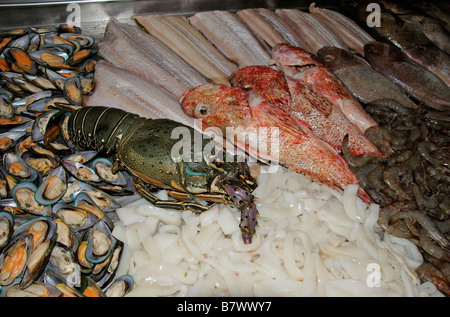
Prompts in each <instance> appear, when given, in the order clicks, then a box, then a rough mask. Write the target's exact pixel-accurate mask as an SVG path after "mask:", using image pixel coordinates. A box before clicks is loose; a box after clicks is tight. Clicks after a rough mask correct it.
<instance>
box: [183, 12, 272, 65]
mask: <svg viewBox="0 0 450 317" xmlns="http://www.w3.org/2000/svg"><path fill="white" fill-rule="evenodd" d="M189 21H190V22H191V24H192V25H193V26H194V27H195V28H197V29H198V30H199V31H200V32H202V33H203V35H205V37H206V38H207V39H208V40H209V41H210V42H211V43H213V44H214V45H215V46H216V47H217V48H218V49H219V50H220V51H221V52H222V53H223V54H224V55H225V56H226V57H227V58H228V59H230V60H232V61H234V62H236V63H237V64H238V66H239V67H244V66H249V65H267V64H268V63H269V61H270V59H271V52H270V49H269V47H268V46H267V44H266V43H264V42H263V41H261V40H260V39H259V38H258V37H257V36H256V35H255V34H254V33H253V32H252V31H251V30H250V29H249V28H248V27H247V26H246V25H245V24H244V22H242V21H241V20H240V19H239V18H238V16H237V15H236V14H234V13H231V12H228V11H222V10H215V11H205V12H199V13H196V14H195V15H193V16H191V17H190V18H189Z"/></svg>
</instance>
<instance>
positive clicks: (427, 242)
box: [419, 229, 450, 262]
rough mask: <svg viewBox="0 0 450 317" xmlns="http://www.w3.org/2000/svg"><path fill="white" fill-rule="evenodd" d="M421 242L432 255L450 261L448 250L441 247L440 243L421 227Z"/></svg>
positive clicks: (424, 248) (423, 247)
mask: <svg viewBox="0 0 450 317" xmlns="http://www.w3.org/2000/svg"><path fill="white" fill-rule="evenodd" d="M419 244H420V246H421V247H422V249H423V250H424V251H425V252H426V253H428V254H429V255H431V256H432V257H434V258H436V259H439V260H444V261H447V262H448V261H450V254H449V252H448V251H446V250H444V249H443V248H441V247H440V246H439V245H437V244H436V243H435V242H434V241H433V240H432V239H431V238H430V237H429V236H428V234H427V232H426V230H424V229H421V230H420V233H419Z"/></svg>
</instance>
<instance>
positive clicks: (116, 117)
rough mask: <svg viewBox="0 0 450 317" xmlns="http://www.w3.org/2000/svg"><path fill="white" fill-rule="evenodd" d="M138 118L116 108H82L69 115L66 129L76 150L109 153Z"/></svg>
mask: <svg viewBox="0 0 450 317" xmlns="http://www.w3.org/2000/svg"><path fill="white" fill-rule="evenodd" d="M138 118H140V117H139V116H138V115H136V114H132V113H129V112H126V111H124V110H121V109H116V108H108V107H82V108H80V109H78V110H76V111H74V112H73V113H72V114H71V115H70V117H69V120H68V127H67V129H68V133H69V137H70V138H71V140H73V142H74V144H75V145H76V146H77V147H78V148H80V149H83V150H95V151H97V152H101V151H104V150H106V152H107V153H111V152H113V151H114V150H115V147H116V146H117V144H118V142H119V141H120V140H121V139H123V135H125V134H127V133H129V132H130V128H131V127H133V126H134V127H135V126H136V120H137V119H138Z"/></svg>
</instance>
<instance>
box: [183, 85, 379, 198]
mask: <svg viewBox="0 0 450 317" xmlns="http://www.w3.org/2000/svg"><path fill="white" fill-rule="evenodd" d="M181 108H182V109H183V111H184V112H185V113H186V114H187V115H189V116H191V117H195V118H197V119H201V120H202V123H203V125H204V126H205V127H218V128H219V129H221V131H222V133H223V135H224V136H226V137H227V139H229V140H230V141H232V142H233V141H234V142H235V144H236V145H237V146H240V147H241V148H245V149H246V150H247V151H248V152H249V153H250V154H254V155H255V154H256V155H261V154H262V155H263V156H266V157H272V158H273V159H276V160H277V161H278V162H279V163H280V164H281V165H284V166H287V167H288V168H290V169H291V170H293V171H296V172H298V173H301V174H304V175H306V176H308V177H309V178H311V179H313V180H315V181H318V182H320V183H322V184H326V185H328V186H330V187H332V188H340V189H344V188H345V187H346V186H347V185H349V184H357V183H358V182H357V179H356V176H355V175H354V174H353V173H352V171H351V170H350V169H349V167H348V165H347V163H346V162H345V161H344V160H343V159H342V157H341V156H340V155H339V154H338V153H337V151H336V150H335V149H333V148H332V147H331V146H329V145H328V144H327V143H325V142H323V141H322V140H320V139H319V138H317V137H316V136H315V135H314V134H313V133H312V131H311V130H310V129H309V127H308V124H307V123H305V122H303V121H301V120H299V119H297V118H295V117H293V116H291V115H290V114H289V113H288V112H286V111H285V110H283V109H282V108H279V107H277V106H274V105H273V104H271V103H269V102H268V101H267V100H265V99H264V98H263V97H262V96H261V95H259V94H257V93H255V92H252V91H250V90H248V89H244V88H239V87H229V86H225V85H220V84H205V85H201V86H198V87H195V88H192V89H189V90H188V91H186V92H185V93H184V94H183V96H182V97H181ZM227 128H234V130H233V131H234V132H236V131H241V132H242V131H243V132H242V133H246V134H247V138H241V137H240V136H239V135H238V134H239V133H241V132H237V133H236V135H235V134H233V135H231V136H230V135H228V134H227V131H228V132H229V130H228V129H227ZM239 128H241V129H239ZM273 128H277V129H278V130H273ZM261 129H268V130H269V131H278V134H276V133H274V132H272V133H269V134H268V135H267V136H266V138H261V139H262V140H259V141H258V142H268V141H269V139H270V142H272V141H273V138H275V137H277V138H278V143H279V146H278V150H277V151H276V153H273V152H269V151H267V152H265V153H259V152H260V151H261V149H263V150H264V149H268V147H264V146H261V144H260V143H259V144H258V145H259V146H260V147H259V148H256V147H255V146H254V144H253V143H252V142H251V140H254V139H257V138H258V135H257V134H258V133H259V132H260V131H261ZM239 140H241V141H239ZM242 140H246V142H245V143H243V141H242ZM249 140H250V141H249ZM271 144H272V143H271ZM359 195H360V197H361V198H362V199H363V200H364V201H365V202H367V203H370V202H372V200H371V199H370V197H369V196H368V195H367V193H365V192H364V191H363V190H362V189H360V191H359Z"/></svg>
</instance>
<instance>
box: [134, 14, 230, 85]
mask: <svg viewBox="0 0 450 317" xmlns="http://www.w3.org/2000/svg"><path fill="white" fill-rule="evenodd" d="M134 19H135V20H136V21H137V22H138V23H139V24H140V25H142V26H143V27H144V28H145V29H146V30H147V32H148V33H150V34H151V35H153V36H154V37H156V38H157V39H159V40H160V41H161V42H163V43H164V44H166V45H167V46H168V47H170V48H171V49H172V50H173V51H174V52H175V53H177V54H178V55H179V56H181V57H182V58H183V59H184V60H185V61H186V62H188V63H189V64H190V65H191V66H192V67H194V68H195V69H197V70H198V71H199V72H200V73H202V74H203V75H204V76H205V77H207V78H209V79H211V80H212V81H213V82H216V83H221V84H225V85H229V83H228V77H229V76H230V75H231V74H232V73H233V72H234V71H235V70H236V69H237V66H236V65H235V64H234V63H232V62H231V61H230V60H228V59H227V58H226V57H225V56H224V55H223V54H222V53H221V52H220V51H219V50H218V49H217V48H216V47H215V46H214V45H212V44H211V42H209V41H208V40H207V39H206V38H205V37H204V36H203V34H202V33H200V31H198V30H197V29H196V28H194V27H193V26H192V25H191V24H190V23H189V21H188V20H187V18H186V17H184V16H181V15H157V14H152V15H147V16H136V17H134Z"/></svg>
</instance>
